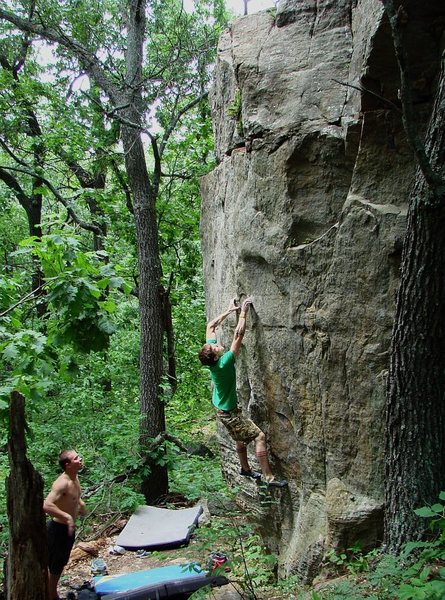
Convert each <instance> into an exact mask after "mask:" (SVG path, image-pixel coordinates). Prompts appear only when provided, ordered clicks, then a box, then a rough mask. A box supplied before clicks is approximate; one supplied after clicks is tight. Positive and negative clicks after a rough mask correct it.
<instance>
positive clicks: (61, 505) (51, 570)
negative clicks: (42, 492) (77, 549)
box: [43, 450, 86, 600]
mask: <svg viewBox="0 0 445 600" xmlns="http://www.w3.org/2000/svg"><path fill="white" fill-rule="evenodd" d="M59 464H60V466H61V468H62V469H63V473H62V474H61V475H59V477H58V478H57V479H56V480H55V482H54V483H53V485H52V488H51V491H50V493H49V494H48V496H47V497H46V500H45V502H44V503H43V510H44V511H45V512H46V513H47V514H48V515H49V516H50V517H52V520H51V521H49V523H48V592H49V600H59V596H58V595H57V584H58V582H59V579H60V576H61V575H62V572H63V569H64V567H65V565H66V564H67V562H68V559H69V557H70V553H71V548H72V547H73V544H74V532H75V520H76V517H77V515H78V514H81V515H84V514H85V512H86V511H85V504H84V502H83V500H82V499H81V497H80V496H81V490H80V483H79V479H78V477H77V474H78V473H79V471H80V470H81V469H82V467H83V464H82V459H81V457H80V456H79V455H78V454H77V452H76V451H75V450H64V451H63V452H61V453H60V454H59Z"/></svg>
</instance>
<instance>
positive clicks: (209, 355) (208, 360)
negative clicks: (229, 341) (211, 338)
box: [198, 344, 219, 367]
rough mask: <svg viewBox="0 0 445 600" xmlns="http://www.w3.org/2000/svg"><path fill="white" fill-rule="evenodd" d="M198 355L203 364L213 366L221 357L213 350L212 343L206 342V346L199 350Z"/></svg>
mask: <svg viewBox="0 0 445 600" xmlns="http://www.w3.org/2000/svg"><path fill="white" fill-rule="evenodd" d="M198 356H199V360H200V361H201V364H203V365H205V366H206V367H213V365H216V363H217V362H218V358H219V357H218V356H216V354H215V353H214V352H213V348H212V346H211V344H204V346H203V347H202V348H201V350H200V351H199V354H198Z"/></svg>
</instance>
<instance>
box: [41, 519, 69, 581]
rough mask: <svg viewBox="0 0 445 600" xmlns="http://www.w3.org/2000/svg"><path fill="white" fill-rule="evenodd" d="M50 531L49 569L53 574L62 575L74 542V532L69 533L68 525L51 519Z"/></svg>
mask: <svg viewBox="0 0 445 600" xmlns="http://www.w3.org/2000/svg"><path fill="white" fill-rule="evenodd" d="M47 532H48V570H49V572H50V573H51V574H52V575H61V573H62V571H63V569H64V567H65V565H66V564H67V562H68V560H69V557H70V553H71V548H72V547H73V544H74V533H73V534H72V535H69V534H68V525H65V524H64V523H56V521H49V522H48V525H47Z"/></svg>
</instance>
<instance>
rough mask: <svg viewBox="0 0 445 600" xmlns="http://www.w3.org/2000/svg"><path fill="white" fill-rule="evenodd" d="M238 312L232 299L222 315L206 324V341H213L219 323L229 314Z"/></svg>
mask: <svg viewBox="0 0 445 600" xmlns="http://www.w3.org/2000/svg"><path fill="white" fill-rule="evenodd" d="M236 310H238V306H237V305H236V300H235V298H233V299H232V300H231V301H230V304H229V306H228V308H227V310H225V311H224V312H223V313H221V314H220V315H219V316H217V317H216V318H215V319H213V320H212V321H209V322H208V323H207V327H206V340H210V339H214V338H215V336H216V329H217V328H218V327H219V326H220V325H221V323H222V322H223V321H224V319H226V318H227V317H228V316H229V315H230V314H231V313H233V312H234V311H236Z"/></svg>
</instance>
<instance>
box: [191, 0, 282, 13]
mask: <svg viewBox="0 0 445 600" xmlns="http://www.w3.org/2000/svg"><path fill="white" fill-rule="evenodd" d="M183 2H184V8H185V10H186V11H190V12H191V11H192V10H193V0H183ZM226 6H227V8H229V9H230V10H231V11H232V12H233V13H234V14H235V15H237V16H239V15H243V14H244V1H243V0H226ZM272 6H275V2H274V0H248V5H247V9H248V14H249V15H251V14H253V13H256V12H258V11H260V10H266V8H270V7H272Z"/></svg>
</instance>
